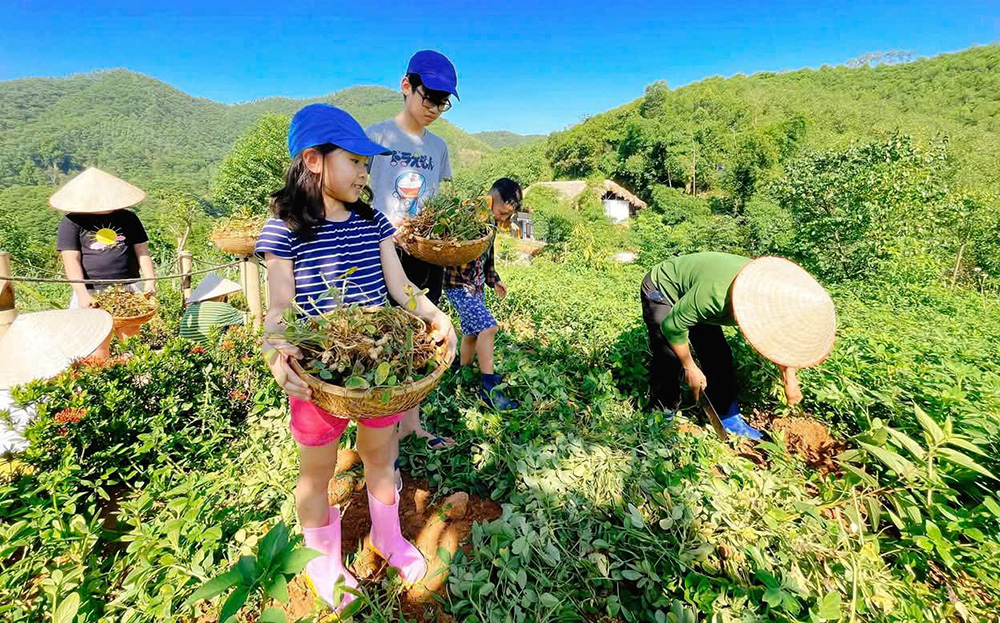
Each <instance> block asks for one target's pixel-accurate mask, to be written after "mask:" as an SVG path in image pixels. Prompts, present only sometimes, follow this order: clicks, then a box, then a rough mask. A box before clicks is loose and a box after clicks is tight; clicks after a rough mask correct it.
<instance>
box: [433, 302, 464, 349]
mask: <svg viewBox="0 0 1000 623" xmlns="http://www.w3.org/2000/svg"><path fill="white" fill-rule="evenodd" d="M431 337H433V338H434V341H435V342H436V343H438V344H440V343H442V342H444V343H445V346H446V347H447V349H448V358H449V359H452V358H453V357H454V356H455V351H456V350H457V349H458V336H457V335H455V327H454V326H452V324H451V318H450V317H448V315H447V314H445V313H444V312H441V311H439V312H438V313H437V314H436V315H435V316H434V319H433V320H431Z"/></svg>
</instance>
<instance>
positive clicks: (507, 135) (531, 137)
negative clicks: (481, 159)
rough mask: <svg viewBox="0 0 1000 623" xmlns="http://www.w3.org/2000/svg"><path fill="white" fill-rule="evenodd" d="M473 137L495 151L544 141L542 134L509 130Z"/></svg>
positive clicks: (479, 133) (489, 132) (482, 133)
mask: <svg viewBox="0 0 1000 623" xmlns="http://www.w3.org/2000/svg"><path fill="white" fill-rule="evenodd" d="M473 136H475V137H476V138H478V139H479V140H481V141H483V142H484V143H486V144H487V145H489V146H490V147H495V148H497V149H500V148H503V147H514V146H516V145H523V144H524V143H534V142H537V141H543V140H545V135H544V134H518V133H516V132H511V131H509V130H488V131H486V132H475V133H473Z"/></svg>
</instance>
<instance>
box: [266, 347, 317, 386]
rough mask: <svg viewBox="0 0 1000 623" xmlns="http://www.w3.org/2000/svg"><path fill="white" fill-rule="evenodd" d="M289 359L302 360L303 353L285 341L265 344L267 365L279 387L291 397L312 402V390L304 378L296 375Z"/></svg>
mask: <svg viewBox="0 0 1000 623" xmlns="http://www.w3.org/2000/svg"><path fill="white" fill-rule="evenodd" d="M289 357H294V358H295V359H301V358H302V351H300V350H299V349H298V348H296V347H295V346H292V345H291V344H289V343H288V342H286V341H284V340H274V339H271V340H268V341H267V342H266V343H265V345H264V358H265V359H267V365H268V367H269V368H271V374H273V375H274V380H275V381H277V382H278V386H279V387H281V389H283V390H285V393H286V394H288V395H289V396H292V397H294V398H298V399H300V400H311V399H312V389H311V388H310V387H309V385H307V384H306V382H305V381H303V380H302V377H300V376H299V375H298V374H295V370H293V369H292V366H291V364H289V363H288V358H289Z"/></svg>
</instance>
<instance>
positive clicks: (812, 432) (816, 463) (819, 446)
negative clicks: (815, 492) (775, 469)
mask: <svg viewBox="0 0 1000 623" xmlns="http://www.w3.org/2000/svg"><path fill="white" fill-rule="evenodd" d="M771 431H772V432H783V433H784V434H785V446H787V447H788V449H789V450H790V451H792V452H795V453H796V454H798V455H800V456H801V457H802V458H803V459H804V460H805V462H806V464H807V465H809V466H810V467H812V468H813V469H818V470H820V471H821V472H823V473H824V474H829V473H831V472H836V471H838V470H839V469H840V466H839V465H837V461H836V457H837V455H838V454H840V453H841V452H843V451H844V450H846V449H847V446H846V445H845V444H844V443H843V442H842V441H840V440H837V439H834V438H833V437H831V436H830V431H829V430H827V428H826V427H825V426H823V425H822V424H820V423H819V422H817V421H816V420H812V419H809V418H804V417H788V418H776V419H775V420H774V421H773V422H772V423H771Z"/></svg>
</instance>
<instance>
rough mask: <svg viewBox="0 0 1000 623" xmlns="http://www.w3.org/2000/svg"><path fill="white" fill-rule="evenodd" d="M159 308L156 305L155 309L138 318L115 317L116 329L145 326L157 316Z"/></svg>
mask: <svg viewBox="0 0 1000 623" xmlns="http://www.w3.org/2000/svg"><path fill="white" fill-rule="evenodd" d="M159 308H160V306H159V305H155V304H154V305H153V308H152V309H151V310H149V311H148V312H146V313H144V314H139V315H138V316H128V317H115V319H114V322H115V328H116V329H120V328H122V327H131V326H133V325H144V324H146V323H147V322H149V321H150V320H151V319H152V318H153V316H155V315H156V311H157V310H158V309H159Z"/></svg>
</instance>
